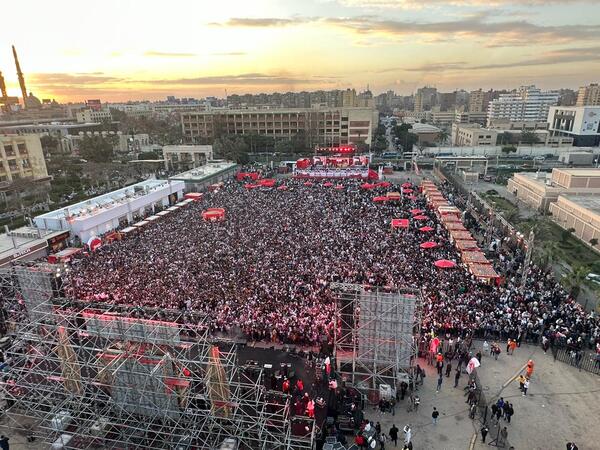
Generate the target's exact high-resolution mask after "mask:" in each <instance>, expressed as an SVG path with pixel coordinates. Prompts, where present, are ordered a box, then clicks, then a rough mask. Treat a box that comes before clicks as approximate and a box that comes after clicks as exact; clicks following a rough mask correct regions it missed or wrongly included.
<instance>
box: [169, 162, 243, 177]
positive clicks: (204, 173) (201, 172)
mask: <svg viewBox="0 0 600 450" xmlns="http://www.w3.org/2000/svg"><path fill="white" fill-rule="evenodd" d="M236 166H237V164H236V163H234V162H231V161H219V162H209V163H208V164H205V165H204V166H201V167H197V168H195V169H192V170H188V171H187V172H182V173H178V174H177V175H174V176H172V177H170V178H169V180H180V181H203V180H206V179H207V178H210V177H212V176H214V175H216V174H218V173H219V172H223V171H225V170H230V169H233V168H235V167H236Z"/></svg>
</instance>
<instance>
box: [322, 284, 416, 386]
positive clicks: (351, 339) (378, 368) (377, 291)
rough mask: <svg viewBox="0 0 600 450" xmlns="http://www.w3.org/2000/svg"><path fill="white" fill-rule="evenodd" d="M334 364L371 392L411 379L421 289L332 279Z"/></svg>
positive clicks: (342, 372) (349, 378) (347, 378)
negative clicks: (334, 297)
mask: <svg viewBox="0 0 600 450" xmlns="http://www.w3.org/2000/svg"><path fill="white" fill-rule="evenodd" d="M332 288H333V290H334V291H335V292H336V294H337V312H336V313H337V317H338V320H339V322H338V326H337V327H336V333H335V340H334V341H335V342H334V350H335V359H336V364H337V370H338V372H339V373H340V374H341V375H342V377H343V378H345V379H346V380H347V381H348V382H350V383H352V385H353V386H354V387H356V388H358V389H359V390H361V391H363V392H364V393H365V394H367V395H369V397H370V398H375V397H376V395H375V396H374V393H376V392H377V393H378V392H379V391H380V387H381V386H382V385H384V386H389V387H390V388H391V389H392V390H395V389H396V388H397V386H398V385H399V384H400V383H401V382H402V381H406V382H407V383H410V382H411V381H412V380H413V377H412V374H413V366H414V364H415V361H416V358H417V342H418V337H419V336H420V330H421V305H422V295H421V292H420V291H418V290H416V289H395V290H389V289H384V288H381V287H364V286H362V285H356V284H345V283H336V284H334V285H333V286H332Z"/></svg>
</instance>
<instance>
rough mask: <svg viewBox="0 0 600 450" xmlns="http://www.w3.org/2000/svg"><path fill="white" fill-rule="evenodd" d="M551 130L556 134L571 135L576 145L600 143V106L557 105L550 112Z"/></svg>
mask: <svg viewBox="0 0 600 450" xmlns="http://www.w3.org/2000/svg"><path fill="white" fill-rule="evenodd" d="M548 123H549V124H550V125H549V128H548V129H549V130H550V132H551V133H552V134H553V135H554V136H569V137H572V138H573V142H574V145H576V146H579V147H593V146H597V145H600V106H555V107H551V108H550V110H549V113H548Z"/></svg>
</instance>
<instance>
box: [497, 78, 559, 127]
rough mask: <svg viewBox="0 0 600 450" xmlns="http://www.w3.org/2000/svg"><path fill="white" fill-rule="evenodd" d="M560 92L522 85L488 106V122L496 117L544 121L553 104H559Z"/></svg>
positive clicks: (512, 119)
mask: <svg viewBox="0 0 600 450" xmlns="http://www.w3.org/2000/svg"><path fill="white" fill-rule="evenodd" d="M558 99H559V93H558V92H556V91H542V90H541V89H538V88H536V87H535V86H521V87H520V88H519V89H518V90H517V91H515V92H512V93H510V94H501V95H500V97H499V98H497V99H494V100H492V101H491V102H490V103H489V107H488V123H490V122H491V121H493V120H495V119H508V120H511V121H536V122H542V121H544V120H546V119H547V117H548V110H549V109H550V107H551V106H554V105H556V104H558Z"/></svg>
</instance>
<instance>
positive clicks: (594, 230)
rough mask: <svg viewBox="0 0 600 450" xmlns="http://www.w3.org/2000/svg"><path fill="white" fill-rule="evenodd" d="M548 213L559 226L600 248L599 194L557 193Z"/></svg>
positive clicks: (597, 248)
mask: <svg viewBox="0 0 600 450" xmlns="http://www.w3.org/2000/svg"><path fill="white" fill-rule="evenodd" d="M550 213H551V214H552V220H553V221H554V222H556V223H557V224H558V225H559V226H561V227H562V228H564V229H565V230H569V229H571V230H575V231H574V232H573V234H574V235H575V236H577V237H578V238H579V239H581V240H582V241H583V242H585V243H586V244H588V245H591V246H592V247H593V248H595V249H596V250H600V195H581V196H575V195H559V196H558V199H557V200H556V202H554V203H551V204H550Z"/></svg>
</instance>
